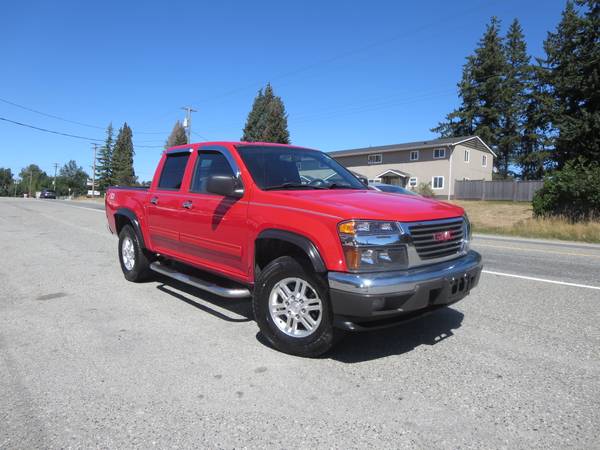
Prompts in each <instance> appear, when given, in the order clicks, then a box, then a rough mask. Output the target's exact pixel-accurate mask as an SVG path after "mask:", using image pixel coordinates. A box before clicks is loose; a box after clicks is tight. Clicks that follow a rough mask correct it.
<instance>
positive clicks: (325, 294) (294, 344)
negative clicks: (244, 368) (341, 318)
mask: <svg viewBox="0 0 600 450" xmlns="http://www.w3.org/2000/svg"><path fill="white" fill-rule="evenodd" d="M286 278H299V279H301V280H303V281H306V282H307V283H308V284H309V285H310V287H312V288H313V289H314V291H316V293H317V294H318V296H319V298H320V299H321V308H322V309H321V322H320V323H319V325H318V326H317V327H316V328H315V330H314V331H313V332H312V333H311V334H310V335H308V336H306V337H292V336H289V335H287V334H285V333H284V332H283V331H282V330H280V329H279V328H278V326H277V325H276V324H275V322H274V320H273V318H272V317H271V313H270V312H269V297H270V294H271V291H272V289H273V288H274V286H275V285H276V284H277V283H278V282H280V281H281V280H284V279H286ZM252 310H253V312H254V318H255V320H256V322H257V324H258V327H259V328H260V331H261V333H262V334H263V336H264V337H265V338H266V339H267V341H269V343H270V344H271V345H272V346H273V347H275V348H276V349H277V350H280V351H282V352H285V353H289V354H292V355H297V356H304V357H316V356H319V355H322V354H323V353H325V352H327V351H328V350H329V349H331V347H332V346H333V345H334V344H335V343H336V342H337V341H338V340H339V339H340V338H341V337H342V335H343V333H342V331H341V330H338V329H336V328H334V327H333V312H332V310H331V303H330V301H329V290H328V288H327V285H326V284H325V282H324V280H323V279H321V278H320V277H319V276H318V275H317V274H315V273H314V272H313V271H311V270H306V269H305V268H304V267H302V265H300V264H299V263H298V261H296V260H295V259H294V258H292V257H290V256H282V257H280V258H277V259H275V260H273V261H271V262H270V263H269V264H268V265H267V266H266V267H265V268H264V269H263V270H262V271H261V272H260V274H259V275H258V279H257V282H256V284H255V287H254V293H253V298H252Z"/></svg>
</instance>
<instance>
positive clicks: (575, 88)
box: [541, 0, 600, 168]
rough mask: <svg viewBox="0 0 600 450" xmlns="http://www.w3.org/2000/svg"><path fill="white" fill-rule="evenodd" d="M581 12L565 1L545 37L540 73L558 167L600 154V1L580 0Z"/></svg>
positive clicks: (592, 158) (599, 156) (598, 156)
mask: <svg viewBox="0 0 600 450" xmlns="http://www.w3.org/2000/svg"><path fill="white" fill-rule="evenodd" d="M577 3H578V5H579V6H581V7H587V9H586V11H585V12H584V14H583V16H582V15H580V14H578V12H577V10H576V8H575V6H574V4H573V3H572V2H568V3H567V6H566V8H565V10H564V11H563V13H562V18H561V21H560V23H559V24H558V26H557V29H556V31H555V32H551V33H548V38H547V39H546V40H545V41H544V50H545V52H546V58H545V59H544V60H542V61H541V67H542V69H543V72H542V73H543V76H542V79H543V81H544V82H545V84H546V85H547V87H548V90H549V95H550V97H551V102H550V104H549V108H548V115H549V116H550V119H551V121H552V125H553V127H554V128H555V129H556V132H557V136H556V139H555V145H554V154H553V159H554V161H555V162H556V164H557V166H558V168H562V167H563V166H564V165H565V163H566V162H567V161H571V160H574V159H575V158H576V157H578V156H582V157H583V158H585V159H587V160H589V161H595V160H598V159H600V69H599V66H600V63H599V61H600V43H599V42H600V3H599V2H598V1H594V0H587V1H583V0H581V1H578V2H577Z"/></svg>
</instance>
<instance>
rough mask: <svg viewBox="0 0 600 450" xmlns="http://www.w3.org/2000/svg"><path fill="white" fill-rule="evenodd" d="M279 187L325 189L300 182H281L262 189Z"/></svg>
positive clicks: (270, 189)
mask: <svg viewBox="0 0 600 450" xmlns="http://www.w3.org/2000/svg"><path fill="white" fill-rule="evenodd" d="M279 189H327V188H323V187H319V186H310V185H308V184H302V183H283V184H279V185H277V186H269V187H266V188H264V189H263V191H276V190H279Z"/></svg>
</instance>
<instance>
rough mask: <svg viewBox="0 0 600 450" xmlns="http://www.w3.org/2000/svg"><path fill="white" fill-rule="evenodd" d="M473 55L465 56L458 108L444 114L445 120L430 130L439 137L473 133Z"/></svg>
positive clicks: (474, 107) (474, 128) (475, 103)
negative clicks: (460, 101)
mask: <svg viewBox="0 0 600 450" xmlns="http://www.w3.org/2000/svg"><path fill="white" fill-rule="evenodd" d="M473 63H474V58H473V56H468V57H467V62H466V63H465V65H464V66H463V71H462V79H461V81H460V83H458V85H457V87H458V96H459V97H460V98H461V99H462V104H461V105H460V106H459V107H458V109H456V110H454V111H452V112H451V113H449V114H448V115H447V116H446V121H445V122H440V123H439V124H438V126H437V127H435V128H432V129H431V131H433V132H434V133H439V134H440V136H441V137H457V136H471V135H473V134H475V130H476V122H475V114H476V107H477V90H476V88H475V82H474V80H473Z"/></svg>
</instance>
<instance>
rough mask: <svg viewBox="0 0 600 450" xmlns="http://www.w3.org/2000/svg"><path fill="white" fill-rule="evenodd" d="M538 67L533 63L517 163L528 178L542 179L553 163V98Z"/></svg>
mask: <svg viewBox="0 0 600 450" xmlns="http://www.w3.org/2000/svg"><path fill="white" fill-rule="evenodd" d="M540 78H541V75H540V68H539V66H532V67H531V70H530V76H529V79H528V80H527V83H526V84H527V85H526V89H525V111H524V117H523V125H522V132H521V143H520V145H519V152H518V155H517V164H518V166H519V168H520V170H521V177H522V178H523V179H525V180H540V179H541V178H542V177H543V175H544V172H545V170H546V168H547V167H549V166H550V157H551V151H550V148H551V146H552V138H551V134H550V119H549V116H548V113H547V111H548V108H549V104H550V101H551V99H550V97H549V95H548V92H547V90H546V89H545V87H544V85H543V83H542V82H541V80H540Z"/></svg>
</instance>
